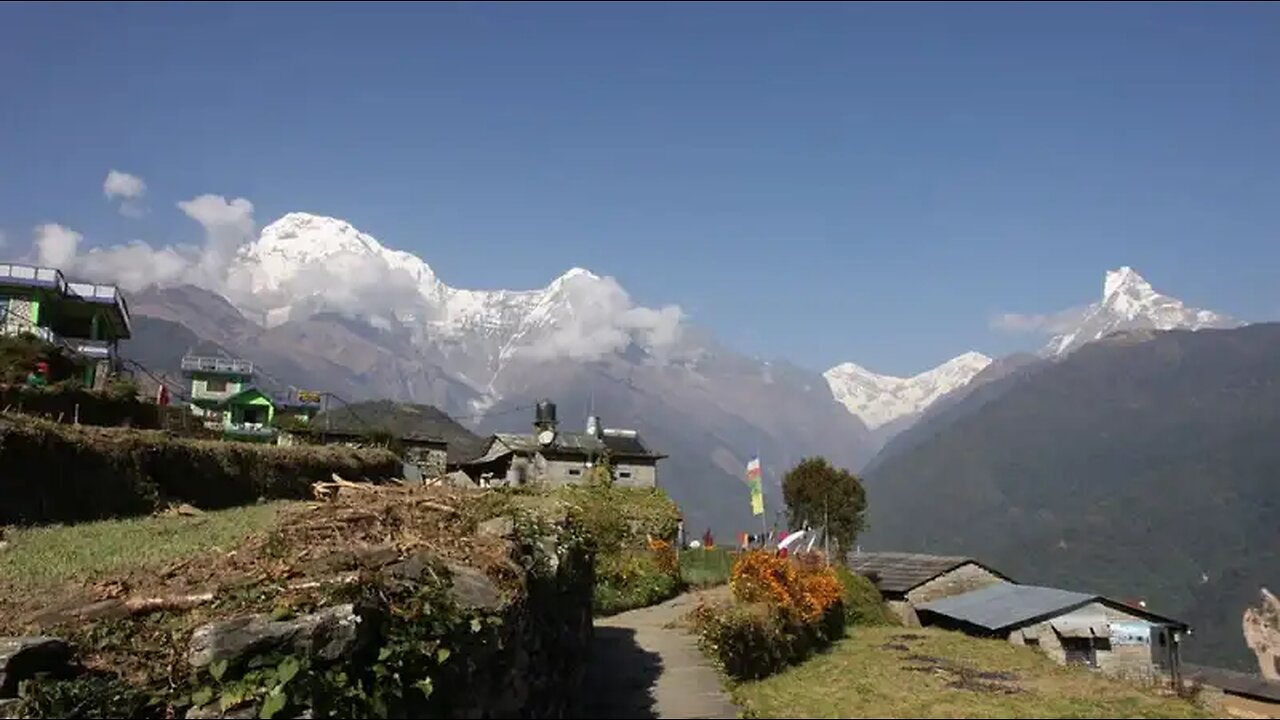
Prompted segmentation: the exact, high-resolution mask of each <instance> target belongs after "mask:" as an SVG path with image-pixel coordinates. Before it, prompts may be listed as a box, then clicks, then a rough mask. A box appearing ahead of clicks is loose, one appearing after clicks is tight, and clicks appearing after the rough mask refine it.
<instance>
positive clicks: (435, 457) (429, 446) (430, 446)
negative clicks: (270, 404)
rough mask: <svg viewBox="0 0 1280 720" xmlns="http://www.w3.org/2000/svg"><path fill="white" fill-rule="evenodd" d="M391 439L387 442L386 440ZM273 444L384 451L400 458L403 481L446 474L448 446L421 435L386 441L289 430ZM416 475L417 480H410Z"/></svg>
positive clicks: (347, 433)
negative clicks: (372, 448) (379, 448)
mask: <svg viewBox="0 0 1280 720" xmlns="http://www.w3.org/2000/svg"><path fill="white" fill-rule="evenodd" d="M387 437H391V438H392V439H391V440H390V441H388V440H387V439H386V438H387ZM276 444H278V445H284V446H290V445H346V446H348V447H355V448H363V447H385V448H389V449H390V450H392V451H393V452H395V453H397V454H399V455H400V456H401V459H403V460H404V463H405V479H406V480H414V481H417V480H432V479H435V478H438V477H441V476H442V475H444V474H445V468H446V465H447V462H448V451H449V445H448V443H447V442H446V441H445V440H444V439H442V438H438V437H432V436H429V435H421V434H414V433H409V434H403V435H400V436H390V435H387V436H386V437H383V436H379V435H377V434H371V433H369V432H360V431H355V430H326V429H324V428H291V429H289V430H280V431H279V433H278V434H277V435H276ZM414 475H417V477H413V476H414Z"/></svg>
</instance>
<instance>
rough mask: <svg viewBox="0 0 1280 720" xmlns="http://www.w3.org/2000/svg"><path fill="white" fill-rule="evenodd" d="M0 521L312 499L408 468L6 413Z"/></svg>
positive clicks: (351, 452)
mask: <svg viewBox="0 0 1280 720" xmlns="http://www.w3.org/2000/svg"><path fill="white" fill-rule="evenodd" d="M0 468H3V470H2V471H0V524H34V523H48V522H70V521H80V520H96V519H101V518H107V517H117V516H122V515H137V514H145V513H150V512H154V511H155V510H158V509H160V508H161V507H163V506H164V505H165V504H166V503H169V502H186V503H190V504H192V505H194V506H196V507H200V508H205V509H214V508H223V507H232V506H235V505H245V504H249V503H253V502H256V501H257V500H258V499H260V498H267V499H303V498H307V497H310V495H311V484H312V483H313V482H316V481H320V480H328V479H329V478H330V476H331V475H332V474H334V473H336V474H338V475H340V476H342V477H343V478H346V479H348V480H369V481H375V482H377V481H385V480H387V479H390V478H394V477H398V476H399V475H400V474H401V472H402V464H401V463H400V461H399V460H397V459H396V457H395V456H394V455H392V454H391V453H389V452H387V451H385V450H357V449H353V448H345V447H337V446H324V447H276V446H273V445H258V444H251V443H235V442H223V441H216V440H193V439H186V438H177V437H173V436H171V435H169V434H167V433H163V432H158V431H147V430H129V429H123V428H86V427H83V426H68V425H59V424H57V423H52V422H48V421H42V420H38V419H34V418H30V417H24V416H20V415H11V414H6V415H0Z"/></svg>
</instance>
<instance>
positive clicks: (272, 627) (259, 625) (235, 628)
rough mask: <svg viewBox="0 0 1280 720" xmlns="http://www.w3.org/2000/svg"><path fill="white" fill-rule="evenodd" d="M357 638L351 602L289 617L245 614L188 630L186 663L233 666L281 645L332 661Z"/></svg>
mask: <svg viewBox="0 0 1280 720" xmlns="http://www.w3.org/2000/svg"><path fill="white" fill-rule="evenodd" d="M360 639H361V638H360V616H359V615H356V613H355V607H354V606H352V605H350V604H346V605H335V606H333V607H328V608H324V609H322V610H319V611H317V612H314V613H311V614H309V615H302V616H299V617H297V618H294V619H292V620H272V619H271V617H270V616H269V615H248V616H245V617H238V618H233V619H231V620H223V621H221V622H215V623H209V624H208V625H203V626H201V627H199V628H197V629H196V631H195V632H194V633H192V634H191V643H190V645H189V646H188V648H187V662H188V663H190V665H191V667H193V668H202V667H206V666H208V665H211V664H213V663H215V662H218V661H224V662H226V663H227V664H228V665H229V666H236V665H240V664H242V663H243V662H244V661H246V660H248V659H249V658H251V657H253V656H255V655H260V654H263V653H266V652H270V651H273V650H280V649H285V650H289V651H292V652H296V653H300V654H306V655H308V656H310V657H312V658H314V659H318V660H326V661H332V660H337V659H339V658H341V657H345V656H347V655H348V654H350V653H351V652H353V651H354V650H355V648H356V646H357V645H358V644H359V641H360Z"/></svg>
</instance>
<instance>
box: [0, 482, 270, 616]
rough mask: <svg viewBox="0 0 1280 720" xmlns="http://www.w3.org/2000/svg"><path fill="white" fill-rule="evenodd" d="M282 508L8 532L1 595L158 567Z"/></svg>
mask: <svg viewBox="0 0 1280 720" xmlns="http://www.w3.org/2000/svg"><path fill="white" fill-rule="evenodd" d="M284 504H285V503H282V502H276V503H269V504H264V505H249V506H245V507H238V508H232V509H229V510H217V511H213V512H205V513H200V514H197V515H159V516H152V517H143V518H129V519H122V520H103V521H99V522H90V523H82V524H77V525H48V526H43V527H36V528H26V529H15V528H7V529H6V530H5V533H4V539H5V541H6V543H7V545H6V546H5V547H4V549H3V550H0V592H2V593H4V594H6V595H8V596H12V595H16V594H22V595H30V594H32V593H38V592H41V591H42V590H46V589H52V588H55V587H59V586H64V585H67V584H70V583H84V582H91V581H93V580H94V579H95V578H98V577H101V576H104V575H107V574H111V573H119V572H121V571H128V570H135V569H142V568H147V567H153V566H157V565H163V564H165V563H168V562H172V561H174V560H177V559H179V558H183V557H186V556H189V555H193V554H196V553H200V552H206V551H210V550H214V549H216V548H229V547H230V546H231V545H233V544H235V543H236V542H238V541H239V540H240V539H242V538H244V537H245V536H247V535H249V534H250V533H252V532H254V531H258V530H263V529H266V528H267V527H269V526H270V525H271V523H272V521H273V520H274V519H275V516H276V512H277V510H278V509H279V508H280V507H282V506H283V505H284Z"/></svg>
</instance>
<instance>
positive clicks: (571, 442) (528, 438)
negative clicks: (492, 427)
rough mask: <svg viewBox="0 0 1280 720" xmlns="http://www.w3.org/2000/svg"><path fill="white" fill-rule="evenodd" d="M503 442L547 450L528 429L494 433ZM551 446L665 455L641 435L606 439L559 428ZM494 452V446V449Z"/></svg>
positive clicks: (519, 449) (528, 449) (530, 450)
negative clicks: (652, 448)
mask: <svg viewBox="0 0 1280 720" xmlns="http://www.w3.org/2000/svg"><path fill="white" fill-rule="evenodd" d="M494 437H495V438H497V439H498V441H499V442H501V443H502V444H503V445H506V446H507V447H508V448H510V449H512V450H514V451H516V452H520V453H533V452H539V451H542V450H544V448H543V447H542V445H540V444H539V443H538V438H537V437H536V436H534V435H529V434H524V433H496V434H495V435H494ZM546 449H547V450H550V451H554V452H561V453H569V454H581V455H587V454H601V453H604V452H605V450H608V451H609V452H610V453H612V454H613V455H615V456H619V457H661V456H660V455H656V454H655V453H654V452H653V451H651V450H649V448H648V447H646V446H645V444H644V442H643V441H641V440H640V438H639V436H632V437H605V438H603V439H601V438H598V437H596V436H595V435H590V434H588V433H570V432H557V433H556V439H555V440H554V441H552V443H551V446H550V447H549V448H546ZM489 454H490V455H492V450H490V453H489Z"/></svg>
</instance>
